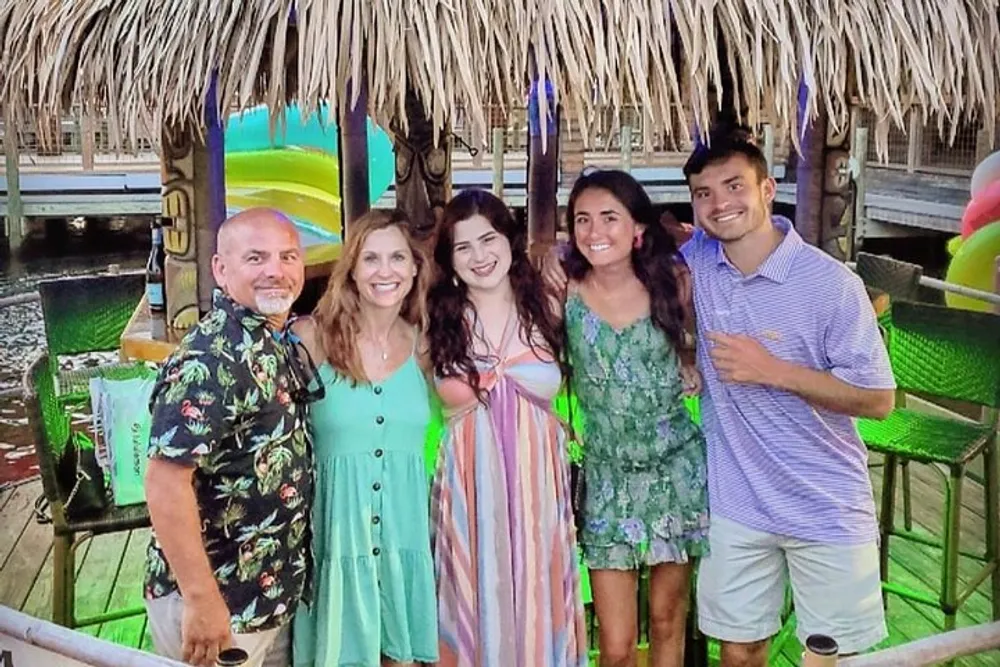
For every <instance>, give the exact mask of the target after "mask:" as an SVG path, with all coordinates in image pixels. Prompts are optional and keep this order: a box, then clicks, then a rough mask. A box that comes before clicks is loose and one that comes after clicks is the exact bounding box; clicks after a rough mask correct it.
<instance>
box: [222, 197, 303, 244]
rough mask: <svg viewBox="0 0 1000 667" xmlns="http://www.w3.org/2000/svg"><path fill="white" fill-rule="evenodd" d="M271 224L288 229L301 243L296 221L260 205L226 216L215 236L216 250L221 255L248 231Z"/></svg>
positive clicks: (237, 242)
mask: <svg viewBox="0 0 1000 667" xmlns="http://www.w3.org/2000/svg"><path fill="white" fill-rule="evenodd" d="M270 226H273V227H276V228H280V229H284V230H287V231H288V232H289V233H291V234H293V235H294V236H295V238H296V239H298V242H299V244H300V245H301V243H302V241H301V239H300V237H299V230H298V228H297V227H296V226H295V223H294V222H292V221H291V220H289V219H288V216H286V215H285V214H284V213H282V212H281V211H277V210H275V209H273V208H263V207H258V208H248V209H246V210H243V211H240V212H239V213H237V214H236V215H234V216H231V217H229V218H226V220H225V221H223V223H222V224H221V225H219V231H218V232H216V236H215V247H216V252H217V253H218V254H220V255H221V254H223V253H224V252H226V251H228V250H231V249H232V246H233V245H234V244H236V245H238V244H239V242H240V240H241V238H242V236H243V235H245V234H247V233H248V232H250V233H252V232H254V231H256V230H260V229H262V228H264V227H270Z"/></svg>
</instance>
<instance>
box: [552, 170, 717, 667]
mask: <svg viewBox="0 0 1000 667" xmlns="http://www.w3.org/2000/svg"><path fill="white" fill-rule="evenodd" d="M567 217H568V224H569V231H570V237H571V243H570V247H569V255H568V257H567V259H566V262H565V269H566V273H567V275H568V277H569V284H568V289H567V296H566V302H565V309H564V314H565V326H566V332H567V337H568V342H569V357H570V361H571V365H572V368H573V372H572V373H573V374H572V387H573V390H574V392H575V393H576V396H577V400H578V405H579V406H580V409H581V412H582V416H583V418H584V424H585V426H584V435H583V448H584V453H585V454H584V456H585V459H584V478H585V485H586V486H585V494H584V506H583V528H582V533H581V535H580V542H581V544H582V546H583V552H584V558H585V560H586V563H587V565H588V567H589V568H590V581H591V587H592V591H593V596H594V606H595V611H596V613H597V618H598V623H599V626H600V650H601V664H602V665H633V664H635V660H636V656H635V650H636V642H637V638H638V637H637V635H638V629H637V627H636V618H637V613H636V612H637V610H636V594H635V591H636V585H637V581H638V573H639V568H641V567H644V566H646V567H649V568H650V591H649V606H650V609H649V618H650V635H651V654H650V663H649V664H650V665H653V666H655V667H665V666H666V665H681V664H682V663H683V654H684V628H685V621H686V615H687V600H688V585H689V579H690V575H691V570H692V560H693V559H694V558H695V557H697V556H700V555H701V554H703V553H704V552H705V549H706V548H707V531H708V505H707V503H708V501H707V494H706V462H705V442H704V438H703V436H702V434H701V431H700V430H699V428H698V427H697V426H696V425H695V424H694V423H693V422H692V420H691V417H690V415H689V413H688V412H687V410H686V408H685V406H684V401H683V397H684V394H685V393H687V394H691V393H696V392H697V391H698V390H699V389H700V376H699V375H698V372H697V370H695V368H694V366H693V363H694V359H693V355H692V354H690V350H689V349H688V348H687V347H686V345H685V342H686V340H688V339H689V336H688V335H687V333H686V331H687V330H688V328H689V325H690V322H689V318H688V316H687V313H689V312H690V299H691V293H690V292H691V288H690V275H689V274H688V272H687V269H686V268H685V266H684V265H683V263H682V262H681V260H680V259H679V258H678V256H677V247H676V245H675V244H674V241H673V239H672V238H671V237H670V235H669V234H668V233H667V232H666V230H665V229H664V228H663V227H662V226H661V225H660V224H659V223H658V220H657V218H656V215H655V213H654V210H653V207H652V204H651V202H650V200H649V197H648V196H647V195H646V193H645V192H644V191H643V189H642V186H640V185H639V184H638V183H637V182H636V181H635V179H633V178H632V177H631V176H629V175H628V174H626V173H624V172H620V171H596V172H592V173H590V174H586V175H584V176H581V177H580V179H579V180H578V181H577V182H576V184H575V186H574V187H573V190H572V192H571V194H570V199H569V205H568V210H567Z"/></svg>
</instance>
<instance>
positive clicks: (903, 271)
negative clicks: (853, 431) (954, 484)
mask: <svg viewBox="0 0 1000 667" xmlns="http://www.w3.org/2000/svg"><path fill="white" fill-rule="evenodd" d="M857 272H858V277H859V278H861V280H862V281H863V282H864V283H865V286H866V287H867V288H868V290H869V293H870V294H872V293H874V294H878V293H882V294H887V295H888V296H889V309H888V310H886V311H885V312H884V313H881V314H880V315H879V318H878V323H879V327H880V328H881V329H882V337H883V339H884V340H885V342H886V345H888V344H889V335H890V333H891V331H892V302H893V301H919V300H920V299H919V298H918V297H919V295H920V278H921V276H923V274H924V269H923V267H921V266H920V265H919V264H911V263H910V262H903V261H901V260H898V259H894V258H892V257H889V256H888V255H873V254H871V253H867V252H859V253H858V261H857ZM881 465H882V464H881V463H873V464H871V467H873V468H874V467H878V466H881ZM899 465H900V468H901V470H902V473H903V475H902V476H903V526H904V527H905V528H906V530H913V505H912V503H911V498H912V496H911V494H910V462H909V461H906V460H901V461H900V462H899Z"/></svg>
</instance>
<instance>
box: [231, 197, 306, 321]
mask: <svg viewBox="0 0 1000 667" xmlns="http://www.w3.org/2000/svg"><path fill="white" fill-rule="evenodd" d="M217 246H218V252H217V254H216V255H215V256H214V257H213V258H212V272H213V275H214V277H215V282H216V283H217V284H218V285H219V287H221V288H222V289H223V291H224V292H225V293H226V294H228V295H229V297H230V298H231V299H232V300H233V301H235V302H236V303H238V304H240V305H242V306H244V307H246V308H249V309H251V310H253V311H256V312H258V313H260V314H261V315H264V316H267V317H271V316H279V317H280V316H285V315H287V314H288V311H289V310H290V309H291V307H292V304H293V303H294V302H295V300H296V299H297V298H298V297H299V294H301V293H302V285H303V283H304V282H305V266H304V263H303V256H302V245H301V242H300V240H299V234H298V231H297V230H296V228H295V225H294V224H292V223H291V222H290V221H288V220H287V219H286V218H284V217H282V216H280V215H278V214H276V213H274V212H273V211H265V210H250V211H245V212H244V213H241V214H239V216H234V217H233V218H232V219H231V220H228V221H227V222H226V223H225V224H224V225H223V228H222V229H221V230H220V231H219V239H218V243H217Z"/></svg>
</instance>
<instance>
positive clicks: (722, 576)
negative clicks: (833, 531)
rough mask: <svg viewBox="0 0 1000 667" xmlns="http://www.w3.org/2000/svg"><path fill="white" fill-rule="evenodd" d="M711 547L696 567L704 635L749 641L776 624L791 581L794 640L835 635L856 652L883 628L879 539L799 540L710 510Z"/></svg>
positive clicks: (772, 631)
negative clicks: (864, 541) (848, 542)
mask: <svg viewBox="0 0 1000 667" xmlns="http://www.w3.org/2000/svg"><path fill="white" fill-rule="evenodd" d="M709 543H710V547H711V551H710V554H709V555H708V556H706V557H705V558H703V559H702V561H701V564H700V566H699V570H698V627H699V629H700V630H701V631H702V632H703V633H704V634H706V635H708V636H709V637H715V638H716V639H719V640H722V641H726V642H734V643H750V642H756V641H760V640H764V639H768V638H769V637H772V636H774V635H775V634H777V632H778V631H779V630H780V629H781V618H780V616H781V609H782V606H783V605H784V599H785V586H786V582H788V581H789V580H790V581H791V585H792V598H793V602H794V603H795V616H796V621H797V625H798V629H797V634H798V637H799V640H800V641H801V642H802V643H803V644H805V641H806V638H807V637H808V636H809V635H812V634H822V635H827V636H829V637H832V638H833V639H835V640H836V642H837V645H838V646H839V648H840V653H841V654H849V653H860V652H862V651H865V650H867V649H869V648H871V647H872V646H874V645H875V644H877V643H879V642H880V641H882V639H884V638H885V637H886V636H887V630H886V626H885V613H884V610H883V607H882V584H881V581H880V578H879V563H878V560H879V559H878V546H877V544H876V543H875V542H871V543H868V544H859V545H833V544H819V543H815V542H804V541H802V540H796V539H793V538H789V537H782V536H780V535H772V534H770V533H762V532H760V531H756V530H753V529H751V528H748V527H746V526H744V525H742V524H739V523H736V522H734V521H730V520H728V519H725V518H722V517H719V516H713V517H712V523H711V527H710V528H709Z"/></svg>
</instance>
